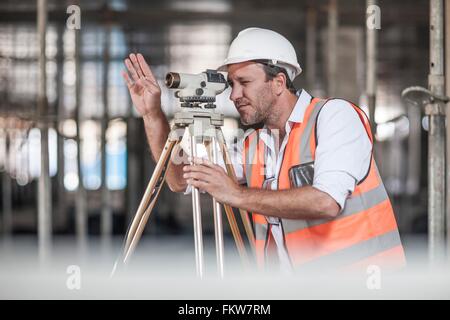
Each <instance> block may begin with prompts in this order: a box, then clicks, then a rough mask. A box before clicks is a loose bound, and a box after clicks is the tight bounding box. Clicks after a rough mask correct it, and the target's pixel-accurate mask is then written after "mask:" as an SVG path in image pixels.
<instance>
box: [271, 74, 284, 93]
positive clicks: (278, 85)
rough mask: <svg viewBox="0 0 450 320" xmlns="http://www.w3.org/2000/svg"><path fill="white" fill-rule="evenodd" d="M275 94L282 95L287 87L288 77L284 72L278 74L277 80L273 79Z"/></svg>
mask: <svg viewBox="0 0 450 320" xmlns="http://www.w3.org/2000/svg"><path fill="white" fill-rule="evenodd" d="M272 81H273V83H274V87H275V88H274V89H275V94H276V95H277V96H279V95H281V94H282V93H283V91H284V90H285V89H286V88H287V87H286V75H285V74H284V73H282V72H280V73H278V74H277V75H276V76H275V78H273V80H272Z"/></svg>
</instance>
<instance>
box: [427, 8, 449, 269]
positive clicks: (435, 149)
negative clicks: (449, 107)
mask: <svg viewBox="0 0 450 320" xmlns="http://www.w3.org/2000/svg"><path fill="white" fill-rule="evenodd" d="M443 9H444V1H443V0H430V74H429V77H428V84H429V89H430V91H431V92H432V93H433V94H436V95H444V93H445V92H444V90H445V77H444V10H443ZM444 107H445V105H444V104H443V103H442V102H441V101H439V100H435V101H434V102H433V103H430V104H428V105H427V106H426V107H425V113H426V114H427V115H428V117H429V131H428V161H429V164H428V250H429V259H430V263H431V264H432V265H436V264H439V263H441V262H442V261H443V259H444V257H445V228H446V222H445V195H446V193H445V177H446V174H445V169H446V167H445V159H446V158H445V144H446V141H445V109H444Z"/></svg>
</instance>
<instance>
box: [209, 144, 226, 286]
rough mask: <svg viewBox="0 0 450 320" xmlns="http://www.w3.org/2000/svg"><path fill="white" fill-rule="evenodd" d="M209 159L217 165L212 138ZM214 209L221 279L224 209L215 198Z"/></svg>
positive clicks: (218, 266) (218, 268)
mask: <svg viewBox="0 0 450 320" xmlns="http://www.w3.org/2000/svg"><path fill="white" fill-rule="evenodd" d="M208 149H209V150H208V151H209V157H210V159H211V160H212V162H213V163H214V164H217V163H218V161H219V157H218V154H217V149H216V138H214V137H213V138H212V141H211V143H210V144H208ZM213 208H214V237H215V241H216V260H217V271H218V273H219V276H220V278H223V275H224V271H223V270H224V258H223V257H224V249H223V224H222V207H221V206H220V203H219V202H217V200H216V199H215V198H213Z"/></svg>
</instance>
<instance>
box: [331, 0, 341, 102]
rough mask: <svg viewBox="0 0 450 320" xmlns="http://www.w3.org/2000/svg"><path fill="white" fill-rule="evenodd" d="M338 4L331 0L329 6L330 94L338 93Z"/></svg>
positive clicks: (335, 0)
mask: <svg viewBox="0 0 450 320" xmlns="http://www.w3.org/2000/svg"><path fill="white" fill-rule="evenodd" d="M338 28H339V23H338V5H337V0H330V2H329V6H328V95H329V96H331V97H335V96H336V95H337V56H338V51H337V48H338Z"/></svg>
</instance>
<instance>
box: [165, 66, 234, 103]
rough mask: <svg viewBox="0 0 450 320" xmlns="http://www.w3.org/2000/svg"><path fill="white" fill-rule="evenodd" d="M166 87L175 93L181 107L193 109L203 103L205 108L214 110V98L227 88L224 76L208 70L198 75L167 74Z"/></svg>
mask: <svg viewBox="0 0 450 320" xmlns="http://www.w3.org/2000/svg"><path fill="white" fill-rule="evenodd" d="M165 83H166V86H167V87H168V88H169V89H178V90H177V91H175V97H176V98H178V99H180V102H181V107H188V108H195V107H200V104H201V103H205V108H215V105H214V102H215V101H216V96H217V95H218V94H221V93H222V92H223V91H225V89H226V88H227V87H228V83H227V81H226V79H225V75H224V74H223V73H221V72H218V71H217V70H211V69H208V70H206V71H205V72H202V73H199V74H189V73H177V72H169V73H167V75H166V81H165Z"/></svg>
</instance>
